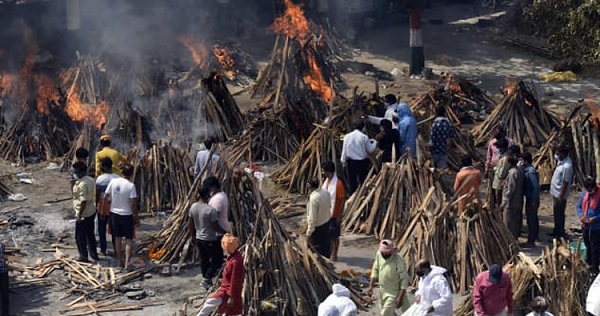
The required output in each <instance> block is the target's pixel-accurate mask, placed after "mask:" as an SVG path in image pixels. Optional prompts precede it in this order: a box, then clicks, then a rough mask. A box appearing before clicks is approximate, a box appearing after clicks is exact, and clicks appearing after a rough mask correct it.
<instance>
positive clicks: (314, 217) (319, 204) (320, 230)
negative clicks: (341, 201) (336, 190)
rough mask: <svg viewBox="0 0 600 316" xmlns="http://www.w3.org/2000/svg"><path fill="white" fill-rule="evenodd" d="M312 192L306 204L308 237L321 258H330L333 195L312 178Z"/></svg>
mask: <svg viewBox="0 0 600 316" xmlns="http://www.w3.org/2000/svg"><path fill="white" fill-rule="evenodd" d="M308 187H309V189H310V190H311V192H310V195H309V196H308V203H307V204H306V216H307V223H308V228H307V229H306V237H307V238H308V243H309V244H310V245H311V246H312V247H313V248H314V249H315V250H316V251H317V252H318V253H320V254H321V256H323V257H325V258H329V256H330V254H331V240H332V239H331V237H330V234H329V220H330V219H331V195H330V194H329V192H327V191H325V190H324V189H322V188H321V187H319V180H318V179H317V178H311V179H309V180H308Z"/></svg>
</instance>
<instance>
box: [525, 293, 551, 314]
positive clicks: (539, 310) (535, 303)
mask: <svg viewBox="0 0 600 316" xmlns="http://www.w3.org/2000/svg"><path fill="white" fill-rule="evenodd" d="M529 308H531V312H530V313H529V314H527V315H526V316H554V315H552V313H548V312H547V310H548V300H546V298H544V297H543V296H536V297H534V298H533V300H532V301H531V305H529Z"/></svg>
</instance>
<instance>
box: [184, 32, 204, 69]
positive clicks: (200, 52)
mask: <svg viewBox="0 0 600 316" xmlns="http://www.w3.org/2000/svg"><path fill="white" fill-rule="evenodd" d="M179 42H180V43H181V44H183V46H185V48H187V49H188V50H189V51H190V53H191V54H192V59H194V62H195V63H196V65H200V66H202V67H204V66H206V64H207V63H208V49H207V48H206V45H204V43H202V42H199V41H195V40H194V39H192V38H191V37H189V36H187V35H182V36H180V37H179Z"/></svg>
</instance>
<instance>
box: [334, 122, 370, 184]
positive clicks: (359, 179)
mask: <svg viewBox="0 0 600 316" xmlns="http://www.w3.org/2000/svg"><path fill="white" fill-rule="evenodd" d="M364 127H365V123H364V122H363V121H358V122H357V123H355V125H354V130H353V131H352V132H350V133H348V134H346V135H345V136H344V142H343V145H342V156H341V157H340V160H341V162H342V164H343V165H345V166H347V168H348V176H349V179H348V185H349V189H350V195H351V194H352V193H354V191H356V189H357V188H358V186H359V185H361V184H362V183H363V182H364V181H365V179H366V178H367V174H368V173H369V166H370V162H369V154H371V153H373V152H374V151H375V149H376V148H377V142H376V141H375V140H373V139H369V137H368V136H367V135H365V134H364V133H363V132H362V130H363V129H364Z"/></svg>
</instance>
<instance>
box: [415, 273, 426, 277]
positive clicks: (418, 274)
mask: <svg viewBox="0 0 600 316" xmlns="http://www.w3.org/2000/svg"><path fill="white" fill-rule="evenodd" d="M416 274H417V276H418V277H420V278H422V277H424V276H425V272H423V271H417V272H416Z"/></svg>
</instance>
